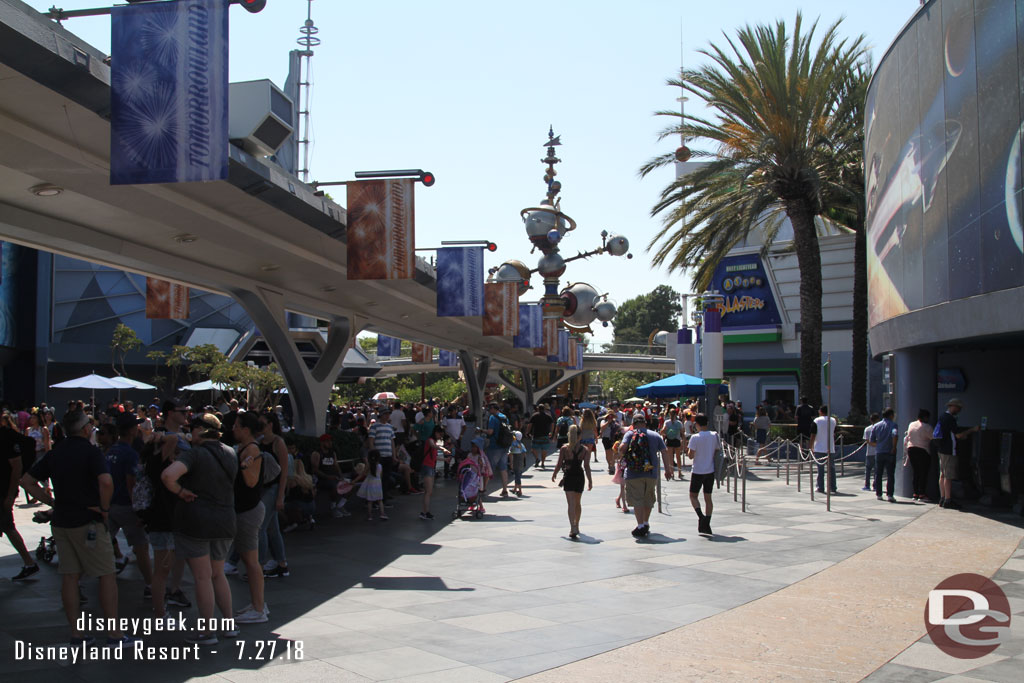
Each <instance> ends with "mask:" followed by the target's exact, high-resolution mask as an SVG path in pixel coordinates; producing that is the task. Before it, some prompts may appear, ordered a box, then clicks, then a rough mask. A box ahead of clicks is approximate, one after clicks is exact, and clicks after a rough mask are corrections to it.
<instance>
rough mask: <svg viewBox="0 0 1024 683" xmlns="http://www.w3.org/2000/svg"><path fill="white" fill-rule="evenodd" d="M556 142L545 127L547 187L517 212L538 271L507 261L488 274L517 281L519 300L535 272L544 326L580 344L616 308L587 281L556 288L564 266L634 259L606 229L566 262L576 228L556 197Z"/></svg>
mask: <svg viewBox="0 0 1024 683" xmlns="http://www.w3.org/2000/svg"><path fill="white" fill-rule="evenodd" d="M560 138H561V136H557V135H555V133H554V129H553V128H549V129H548V141H547V142H546V143H544V145H543V146H544V147H546V148H547V155H546V156H545V157H544V158H543V159H541V160H540V161H541V163H542V164H544V165H545V166H546V169H545V172H544V182H545V184H546V185H547V192H546V194H545V197H544V199H542V200H541V201H540V203H539V204H538V205H537V206H531V207H527V208H525V209H523V210H522V211H521V212H520V216H521V217H522V219H523V224H524V226H525V228H526V236H527V238H528V239H529V240H530V243H531V244H532V245H533V249H532V250H531V253H533V251H540V252H541V256H540V258H539V259H538V261H537V267H536V268H533V269H530V268H529V267H528V266H527V265H526V264H525V263H523V262H522V261H518V260H510V261H505V262H504V263H502V264H501V265H499V266H498V267H496V268H492V269H491V270H490V276H491V280H492V281H494V282H515V283H517V285H518V292H519V295H520V296H522V295H523V294H524V293H525V292H526V291H527V290H528V289H529V288H530V284H529V282H530V276H531V275H532V274H533V273H540V276H541V278H542V279H543V282H544V293H543V295H542V296H541V299H540V304H541V307H542V310H543V318H544V321H545V322H544V324H545V327H546V328H548V329H550V326H553V327H554V329H555V330H556V334H557V330H559V329H563V328H564V329H567V330H568V331H569V332H570V333H571V334H572V335H574V336H576V337H577V338H578V339H579V340H581V339H582V335H583V333H584V332H592V330H591V328H590V324H591V323H593V322H594V321H595V320H597V321H600V322H601V324H602V325H604V326H605V327H607V326H608V323H609V322H610V321H611V320H612V319H613V318H614V317H615V313H616V308H615V304H614V303H613V302H611V301H609V300H608V294H607V293H601V292H600V291H598V290H597V289H596V288H594V287H593V286H591V285H589V284H587V283H585V282H576V283H570V284H569V285H567V286H566V287H565V288H562V289H560V278H561V277H562V275H563V274H565V270H566V265H567V264H568V263H570V262H572V261H576V260H579V259H584V258H590V257H591V256H596V255H598V254H611V255H612V256H625V257H626V258H633V255H632V254H630V253H629V240H628V239H626V238H625V237H623V236H621V235H613V234H609V233H608V231H606V230H605V231H602V232H601V245H600V246H598V247H596V248H594V249H591V250H589V251H581V252H579V253H577V254H576V255H575V256H571V257H569V258H565V257H563V256H562V254H561V249H560V245H561V243H562V240H563V239H564V238H565V237H566V236H567V235H568V234H569V233H570V232H572V231H574V230H576V221H574V220H573V219H572V218H571V217H570V216H569V215H567V214H566V213H564V212H563V211H562V209H561V199H560V198H559V197H558V193H559V192H560V191H561V189H562V183H561V182H559V181H558V180H556V179H555V178H556V176H557V175H558V171H557V170H555V165H556V164H558V163H559V162H561V159H559V158H558V157H557V156H555V147H559V146H561V144H562V142H561V140H560ZM581 353H582V352H581ZM547 359H548V360H549V361H552V362H557V361H558V356H557V355H554V356H552V355H548V356H547Z"/></svg>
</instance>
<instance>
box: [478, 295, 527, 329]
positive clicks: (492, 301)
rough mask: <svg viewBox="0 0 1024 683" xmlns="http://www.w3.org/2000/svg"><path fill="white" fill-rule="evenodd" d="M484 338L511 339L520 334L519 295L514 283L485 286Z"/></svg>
mask: <svg viewBox="0 0 1024 683" xmlns="http://www.w3.org/2000/svg"><path fill="white" fill-rule="evenodd" d="M482 327H483V333H484V336H490V337H510V336H512V335H515V334H518V332H519V293H518V291H517V290H516V283H514V282H488V283H487V284H485V285H484V317H483V323H482Z"/></svg>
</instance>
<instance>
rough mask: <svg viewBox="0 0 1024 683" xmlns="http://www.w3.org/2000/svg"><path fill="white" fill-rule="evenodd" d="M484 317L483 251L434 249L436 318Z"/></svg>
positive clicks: (474, 248)
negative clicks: (435, 259) (435, 264)
mask: <svg viewBox="0 0 1024 683" xmlns="http://www.w3.org/2000/svg"><path fill="white" fill-rule="evenodd" d="M483 314H484V248H483V247H445V248H443V249H438V250H437V315H438V316H440V317H450V316H473V315H483Z"/></svg>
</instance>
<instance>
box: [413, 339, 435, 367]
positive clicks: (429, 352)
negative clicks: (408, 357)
mask: <svg viewBox="0 0 1024 683" xmlns="http://www.w3.org/2000/svg"><path fill="white" fill-rule="evenodd" d="M412 362H413V363H433V362H434V347H433V346H427V345H426V344H417V343H416V342H413V344H412Z"/></svg>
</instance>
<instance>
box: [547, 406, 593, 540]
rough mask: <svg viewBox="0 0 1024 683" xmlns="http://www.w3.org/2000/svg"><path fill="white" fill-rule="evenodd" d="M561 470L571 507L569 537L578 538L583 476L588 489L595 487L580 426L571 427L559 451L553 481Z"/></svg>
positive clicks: (581, 509)
mask: <svg viewBox="0 0 1024 683" xmlns="http://www.w3.org/2000/svg"><path fill="white" fill-rule="evenodd" d="M559 471H564V472H565V476H564V477H562V482H561V484H560V485H561V487H562V489H563V490H564V491H565V502H566V503H567V504H568V507H569V538H571V539H573V540H576V538H578V537H579V535H580V515H581V514H582V512H583V506H582V499H583V478H584V476H586V483H587V490H588V491H589V490H590V489H592V488H594V481H593V479H592V478H591V476H590V457H589V453H588V451H587V449H586V447H585V446H583V445H582V444H581V443H580V428H579V427H577V426H576V425H573V426H571V427H569V437H568V442H567V443H566V444H565V445H564V446H562V448H561V449H560V450H559V451H558V462H557V463H556V464H555V469H554V471H553V472H552V473H551V481H554V480H555V477H556V476H558V473H559Z"/></svg>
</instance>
